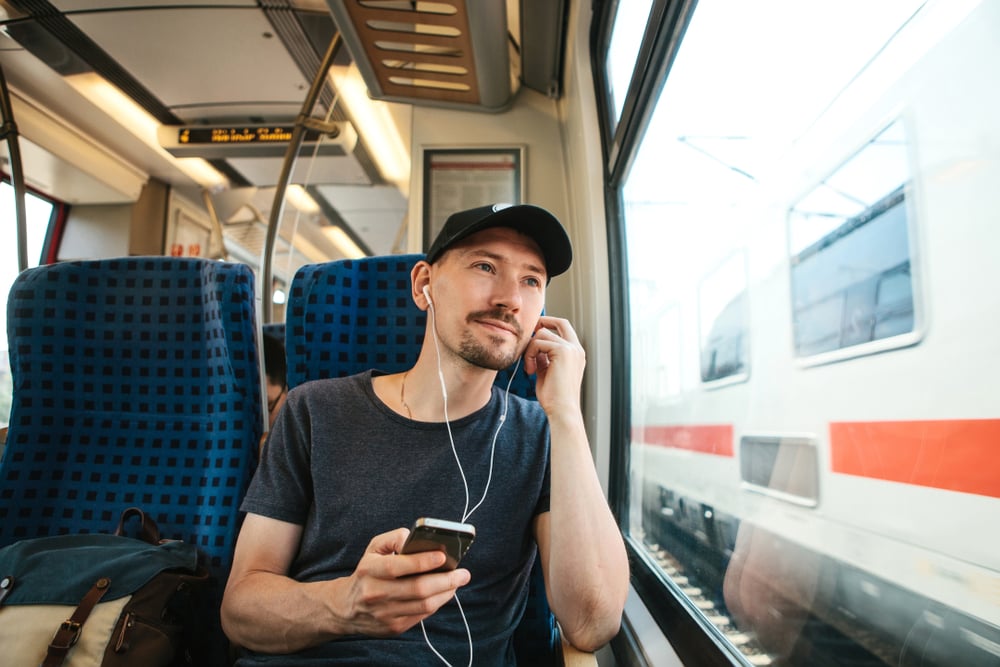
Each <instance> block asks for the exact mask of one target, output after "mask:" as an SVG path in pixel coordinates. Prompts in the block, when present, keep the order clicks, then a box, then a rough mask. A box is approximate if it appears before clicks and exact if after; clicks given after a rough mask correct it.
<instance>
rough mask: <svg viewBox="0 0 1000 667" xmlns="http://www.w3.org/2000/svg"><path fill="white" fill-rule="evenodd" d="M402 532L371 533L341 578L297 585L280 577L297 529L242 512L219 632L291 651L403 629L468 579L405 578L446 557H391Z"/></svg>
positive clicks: (259, 647)
mask: <svg viewBox="0 0 1000 667" xmlns="http://www.w3.org/2000/svg"><path fill="white" fill-rule="evenodd" d="M408 533H409V531H408V530H407V529H406V528H400V529H397V530H394V531H390V532H388V533H383V534H381V535H377V536H375V537H374V538H373V539H372V541H371V542H370V543H369V545H368V548H367V549H366V551H365V554H364V556H362V558H361V561H360V562H359V563H358V566H357V569H356V570H355V571H354V573H353V574H351V575H350V576H348V577H341V578H337V579H330V580H328V581H317V582H309V583H303V582H298V581H295V580H294V579H291V578H289V577H288V576H287V573H288V569H289V567H290V565H291V563H292V560H293V559H294V557H295V554H296V553H298V548H299V541H300V539H301V537H302V527H301V526H298V525H295V524H291V523H286V522H284V521H278V520H277V519H270V518H267V517H263V516H259V515H257V514H247V516H246V519H245V520H244V523H243V527H242V529H241V530H240V537H239V540H238V541H237V544H236V553H235V556H234V559H233V567H232V570H231V572H230V575H229V581H228V583H227V585H226V592H225V596H224V598H223V601H222V627H223V629H224V630H225V632H226V635H227V636H228V637H229V638H230V640H232V641H233V642H234V643H235V644H237V645H239V646H244V647H247V648H250V649H253V650H255V651H259V652H262V653H293V652H295V651H300V650H302V649H305V648H309V647H311V646H315V645H317V644H321V643H323V642H326V641H329V640H330V639H334V638H336V637H339V636H343V635H352V634H363V635H369V636H374V637H385V636H392V635H396V634H399V633H401V632H404V631H405V630H408V629H409V628H411V627H412V626H414V625H416V624H417V623H419V622H420V621H421V620H423V619H424V618H426V617H428V616H430V615H431V614H433V613H434V612H435V611H437V609H438V608H439V607H440V606H441V605H443V604H444V603H445V602H447V601H448V600H450V599H451V598H452V596H454V594H455V591H456V590H457V589H458V588H459V587H460V586H464V585H465V584H466V583H468V581H469V573H468V571H467V570H464V569H458V570H454V571H452V572H443V573H433V574H426V575H423V576H420V577H408V576H407V575H412V574H418V573H421V572H426V571H428V570H433V569H435V568H437V567H439V566H440V565H442V564H443V563H444V560H445V557H444V554H442V553H440V552H425V553H420V554H412V555H398V554H397V553H396V552H397V551H398V550H399V549H400V548H402V546H403V542H405V540H406V536H407V535H408Z"/></svg>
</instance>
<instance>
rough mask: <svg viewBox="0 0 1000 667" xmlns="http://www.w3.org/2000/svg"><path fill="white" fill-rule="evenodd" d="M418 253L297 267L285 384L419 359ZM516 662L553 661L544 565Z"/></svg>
mask: <svg viewBox="0 0 1000 667" xmlns="http://www.w3.org/2000/svg"><path fill="white" fill-rule="evenodd" d="M420 259H423V255H419V254H411V255H391V256H379V257H366V258H363V259H356V260H339V261H335V262H327V263H323V264H312V265H307V266H304V267H302V268H300V269H299V270H298V271H297V272H296V274H295V277H294V279H293V280H292V285H291V291H290V296H289V300H288V305H287V308H286V316H285V337H286V338H285V348H286V356H287V361H288V364H287V366H288V386H289V388H291V387H295V386H297V385H299V384H302V383H303V382H307V381H309V380H318V379H322V378H329V377H345V376H348V375H354V374H356V373H361V372H363V371H366V370H368V369H370V368H377V369H379V370H382V371H386V372H389V373H396V372H400V371H404V370H406V369H408V368H410V367H411V366H413V364H414V363H415V362H416V360H417V356H418V355H419V353H420V346H421V344H422V343H423V338H424V330H425V325H426V322H427V314H426V313H425V312H424V311H422V310H420V309H419V308H418V307H417V306H416V304H415V303H414V302H413V299H412V298H411V296H410V270H411V269H412V268H413V265H414V264H415V263H416V262H417V260H420ZM511 373H515V374H514V379H513V381H512V382H511V384H510V391H511V393H513V394H515V395H518V396H523V397H526V398H531V399H534V398H535V384H534V378H533V377H531V376H529V375H527V374H526V373H525V372H524V370H523V369H522V368H518V369H517V370H516V372H515V369H514V368H510V369H507V370H505V371H501V372H500V373H497V379H496V384H498V385H500V386H501V387H506V386H507V384H508V381H510V376H511ZM514 642H515V651H516V652H517V654H518V664H537V665H543V664H555V662H556V661H557V657H556V656H557V655H558V645H559V637H558V632H557V630H556V625H555V621H554V619H553V617H552V613H551V611H550V610H549V607H548V603H547V601H546V599H545V586H544V580H543V578H542V574H541V567H540V566H539V565H538V563H537V562H536V564H535V567H534V569H533V571H532V575H531V579H530V585H529V593H528V607H527V609H526V610H525V614H524V618H523V620H522V622H521V625H519V626H518V628H517V631H516V633H515V638H514Z"/></svg>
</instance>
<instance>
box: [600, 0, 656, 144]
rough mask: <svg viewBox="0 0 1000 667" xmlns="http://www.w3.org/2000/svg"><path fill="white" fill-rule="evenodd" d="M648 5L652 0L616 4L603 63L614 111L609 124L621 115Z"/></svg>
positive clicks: (624, 1) (649, 5)
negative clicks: (606, 53)
mask: <svg viewBox="0 0 1000 667" xmlns="http://www.w3.org/2000/svg"><path fill="white" fill-rule="evenodd" d="M652 6H653V0H621V1H620V2H619V3H618V7H617V10H616V12H615V18H614V22H615V25H614V28H613V29H612V32H611V44H610V48H609V49H608V58H607V63H606V64H607V77H608V88H609V91H608V92H609V93H610V98H611V106H612V110H613V112H614V118H613V120H612V123H611V124H612V126H615V125H617V124H618V120H619V119H620V118H621V116H622V107H623V106H624V104H625V94H626V92H627V91H628V87H629V83H630V82H631V81H632V72H633V71H634V70H635V65H636V58H637V57H638V55H639V47H640V46H641V45H642V35H643V32H644V31H645V28H646V19H647V17H648V16H649V10H650V8H652Z"/></svg>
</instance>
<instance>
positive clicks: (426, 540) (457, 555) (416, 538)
mask: <svg viewBox="0 0 1000 667" xmlns="http://www.w3.org/2000/svg"><path fill="white" fill-rule="evenodd" d="M475 539H476V527H475V526H473V525H472V524H470V523H459V522H458V521H446V520H444V519H431V518H429V517H421V518H419V519H417V520H416V521H415V522H414V524H413V528H411V529H410V536H409V537H408V538H407V539H406V544H404V545H403V548H402V550H400V553H404V554H413V553H419V552H421V551H443V552H444V554H445V556H447V560H446V561H445V563H444V565H442V566H441V567H439V568H438V569H437V570H434V572H446V571H448V570H454V569H455V568H456V567H458V563H459V561H461V560H462V556H464V555H465V552H466V551H468V550H469V547H470V546H472V542H473V540H475Z"/></svg>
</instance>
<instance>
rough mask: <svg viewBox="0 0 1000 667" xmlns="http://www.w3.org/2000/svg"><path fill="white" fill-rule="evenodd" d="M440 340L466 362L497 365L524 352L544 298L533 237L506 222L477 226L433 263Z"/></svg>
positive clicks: (541, 265) (540, 259) (544, 276)
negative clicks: (503, 225)
mask: <svg viewBox="0 0 1000 667" xmlns="http://www.w3.org/2000/svg"><path fill="white" fill-rule="evenodd" d="M431 275H432V281H431V293H432V298H433V299H434V307H435V312H434V316H435V320H436V323H435V325H436V327H437V331H438V335H439V336H441V339H442V342H443V343H444V344H445V345H446V346H447V347H448V348H449V349H451V350H452V351H453V352H455V353H456V354H457V355H458V356H459V357H461V358H462V359H464V360H465V361H466V362H468V363H469V364H472V365H474V366H479V367H481V368H489V369H492V370H501V369H503V368H507V367H508V366H510V365H512V364H513V363H514V362H515V361H516V360H517V358H518V357H520V356H521V354H522V353H523V352H524V348H525V347H527V345H528V341H529V340H530V339H531V335H532V333H534V330H535V324H536V323H537V322H538V318H539V316H540V315H541V313H542V308H543V307H544V304H545V283H546V279H547V274H546V272H545V260H544V257H543V255H542V252H541V250H540V249H539V247H538V244H536V243H535V241H534V240H533V239H531V238H530V237H528V236H525V235H524V234H521V233H520V232H518V231H516V230H514V229H511V228H509V227H493V228H490V229H485V230H483V231H481V232H477V233H475V234H473V235H471V236H469V237H468V238H466V239H463V240H462V241H461V242H459V243H458V244H456V245H455V246H453V247H451V248H449V249H448V250H447V251H446V252H445V254H444V255H443V256H442V257H441V259H440V260H438V261H437V262H435V264H434V265H433V267H432V274H431Z"/></svg>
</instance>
